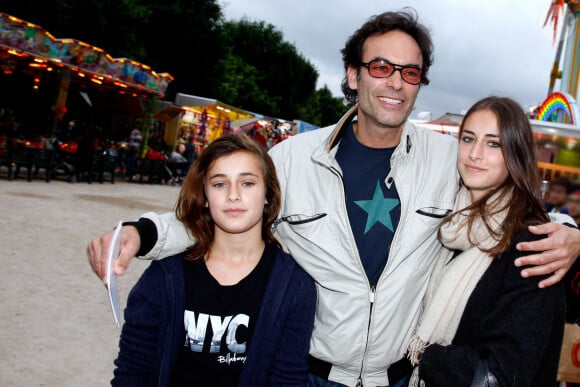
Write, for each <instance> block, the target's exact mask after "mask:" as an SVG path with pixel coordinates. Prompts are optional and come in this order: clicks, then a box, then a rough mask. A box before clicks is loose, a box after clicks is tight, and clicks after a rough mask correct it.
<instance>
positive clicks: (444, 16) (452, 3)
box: [222, 0, 555, 117]
mask: <svg viewBox="0 0 580 387" xmlns="http://www.w3.org/2000/svg"><path fill="white" fill-rule="evenodd" d="M549 3H550V2H549V1H548V0H517V1H505V0H503V1H500V0H486V1H475V0H473V1H470V0H439V1H428V2H427V1H420V0H408V1H404V0H388V1H387V0H358V1H356V2H353V1H347V0H333V1H330V0H326V1H325V0H321V1H309V2H300V4H299V5H298V4H297V2H296V0H277V1H271V0H230V1H228V2H223V3H222V4H223V9H224V14H225V16H226V19H228V20H238V19H240V18H242V17H247V18H248V19H250V20H260V21H262V20H263V21H265V22H267V23H270V24H273V25H274V26H276V28H277V29H279V30H280V31H281V32H282V33H283V34H284V39H285V40H286V41H288V42H290V43H292V44H294V45H295V46H296V48H297V49H298V51H299V52H300V53H301V54H302V55H303V56H304V57H305V58H306V59H308V60H309V61H310V62H311V63H312V64H313V65H314V66H315V67H316V69H317V71H318V72H319V74H320V75H319V80H318V86H319V87H322V86H324V85H327V86H328V88H329V89H330V90H331V91H332V93H333V94H334V95H336V96H341V95H342V94H341V91H340V82H341V80H342V78H343V76H344V70H343V67H342V60H341V56H340V50H341V49H342V47H343V45H344V42H345V41H346V39H347V38H348V37H349V36H350V34H352V33H353V32H354V31H355V30H356V29H357V28H359V27H360V26H361V25H362V24H363V23H364V22H365V21H366V20H367V19H368V18H369V17H370V16H372V15H374V14H378V13H381V12H384V11H386V10H399V9H402V8H404V7H406V6H410V7H413V8H415V9H416V10H417V13H418V15H419V18H420V20H421V21H422V22H423V23H424V24H425V25H426V26H427V27H428V28H429V29H430V31H431V33H432V36H433V42H434V46H435V63H434V65H433V67H432V68H431V70H430V79H431V83H430V85H429V86H427V87H424V88H423V90H421V92H420V94H419V98H418V99H417V104H416V109H415V112H419V111H424V110H430V111H432V112H433V116H434V117H437V116H438V115H440V114H443V113H445V112H453V113H459V112H461V111H462V110H465V109H467V108H468V107H469V106H470V105H471V104H472V103H473V102H475V101H476V100H478V99H479V98H482V97H484V96H487V95H490V94H500V95H505V96H511V97H512V98H514V99H516V100H517V101H518V102H519V103H520V104H521V105H522V106H523V107H528V106H530V105H534V104H537V103H540V102H542V100H543V99H544V98H545V97H546V95H547V89H548V82H549V75H550V70H551V66H552V62H553V60H554V53H555V46H554V45H552V30H551V27H549V28H548V27H546V28H544V29H543V28H542V24H543V22H544V19H545V16H546V12H547V10H548V6H549V5H550V4H549Z"/></svg>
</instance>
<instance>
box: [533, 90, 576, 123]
mask: <svg viewBox="0 0 580 387" xmlns="http://www.w3.org/2000/svg"><path fill="white" fill-rule="evenodd" d="M560 113H561V114H560ZM577 117H578V107H577V106H576V101H575V100H574V98H573V97H572V96H571V95H569V94H567V93H562V92H559V91H557V92H554V93H552V94H550V95H548V97H547V98H546V99H545V100H544V102H542V104H541V105H540V107H539V108H538V115H537V117H536V119H537V120H538V121H560V122H561V121H562V120H563V121H564V122H566V123H569V124H571V125H574V124H575V123H576V122H577Z"/></svg>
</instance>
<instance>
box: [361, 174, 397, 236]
mask: <svg viewBox="0 0 580 387" xmlns="http://www.w3.org/2000/svg"><path fill="white" fill-rule="evenodd" d="M355 203H356V205H357V206H359V207H360V208H362V209H363V210H365V211H366V213H367V214H368V218H367V224H366V226H365V234H366V233H367V232H368V231H369V230H370V229H371V228H372V227H373V226H374V225H375V223H377V222H379V223H381V224H383V225H384V226H385V227H386V228H388V229H389V230H391V231H394V230H393V222H392V220H391V210H392V209H393V208H395V207H397V206H398V205H399V199H385V197H384V195H383V191H382V190H381V184H380V182H377V186H376V188H375V193H374V194H373V198H372V200H356V201H355Z"/></svg>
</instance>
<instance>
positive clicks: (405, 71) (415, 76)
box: [360, 59, 423, 85]
mask: <svg viewBox="0 0 580 387" xmlns="http://www.w3.org/2000/svg"><path fill="white" fill-rule="evenodd" d="M360 66H362V67H366V68H367V70H368V71H369V75H370V76H371V77H373V78H388V77H390V76H391V75H393V73H394V72H395V71H398V72H400V73H401V78H403V81H405V82H407V83H408V84H410V85H418V84H419V83H421V80H422V75H423V70H421V68H420V67H417V66H400V65H396V64H394V63H391V62H389V61H388V60H386V59H373V60H371V61H370V62H366V63H365V62H361V63H360Z"/></svg>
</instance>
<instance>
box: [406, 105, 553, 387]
mask: <svg viewBox="0 0 580 387" xmlns="http://www.w3.org/2000/svg"><path fill="white" fill-rule="evenodd" d="M536 165H537V164H536V157H535V145H534V141H533V135H532V131H531V128H530V125H529V121H528V119H527V117H526V116H525V114H524V113H523V111H522V109H521V108H520V107H519V105H518V104H517V103H515V102H514V101H512V100H510V99H508V98H499V97H488V98H485V99H483V100H481V101H479V102H477V103H476V104H475V105H474V106H473V107H472V108H471V109H470V110H469V111H468V113H467V114H466V116H465V118H464V121H463V123H462V125H461V128H460V132H459V151H458V159H457V167H458V170H459V173H460V175H461V179H462V188H461V190H460V192H459V194H458V196H457V200H456V203H455V208H454V212H453V213H452V214H451V215H450V216H449V217H448V218H447V219H446V220H445V221H444V222H443V224H442V226H441V229H440V233H439V236H440V240H441V242H442V243H443V245H444V246H445V247H446V249H444V250H443V252H442V254H441V256H440V259H439V260H438V262H437V264H436V267H435V269H434V272H433V274H432V277H431V281H430V283H429V287H428V290H427V294H426V296H425V298H424V302H423V304H424V310H423V314H422V317H421V320H420V322H419V324H418V326H417V327H416V330H415V333H414V335H413V337H412V339H411V341H410V343H409V348H408V349H409V359H410V360H411V362H412V363H413V364H414V365H418V367H416V368H415V370H414V373H413V376H412V378H411V382H410V384H409V385H410V386H411V387H415V386H423V385H427V386H430V385H436V383H435V382H432V383H430V381H429V380H428V377H424V375H423V373H421V372H420V370H421V362H420V360H421V356H422V354H423V353H424V352H425V351H429V345H431V344H439V345H441V346H451V347H452V344H453V339H454V338H455V335H456V332H457V330H458V327H459V326H460V323H461V321H462V317H463V315H464V310H465V308H466V305H467V304H468V303H469V302H470V298H471V295H472V293H473V291H474V289H475V288H476V287H477V286H478V284H479V282H480V279H481V278H482V276H483V275H484V273H486V271H487V270H488V269H489V267H490V265H491V263H492V262H493V261H494V260H497V259H500V258H501V256H502V254H503V253H504V252H506V250H508V248H509V246H510V244H511V243H512V241H513V240H514V239H515V238H516V236H517V235H518V234H519V233H521V232H523V231H525V230H526V228H527V226H528V225H530V224H540V223H542V222H545V221H546V220H547V215H546V214H545V212H544V209H543V207H542V202H541V201H540V197H539V192H540V179H539V176H538V173H537V167H536ZM456 252H461V253H460V254H459V255H457V254H456ZM538 290H539V291H542V290H540V289H538ZM472 302H473V301H472ZM556 317H557V318H556V320H558V319H559V317H558V316H556ZM537 318H538V319H546V318H549V319H551V318H552V317H546V316H544V315H542V313H538V315H537ZM533 323H534V322H533V321H530V324H533ZM525 328H526V327H524V326H521V327H516V329H520V330H522V329H525ZM546 334H549V332H546ZM556 336H557V334H556ZM504 340H508V341H510V340H511V342H510V344H513V345H514V346H516V347H517V346H518V345H519V343H518V342H517V339H514V337H510V335H509V332H507V334H506V336H505V338H504ZM554 340H557V337H556V338H554ZM484 346H485V343H480V342H479V343H474V345H473V347H474V348H475V347H477V348H481V347H484ZM549 347H550V348H552V347H554V346H553V345H552V346H549ZM518 348H519V349H520V350H524V348H525V345H523V344H522V345H521V346H520V347H518ZM444 353H445V352H443V354H442V355H438V356H445V355H444ZM540 355H542V354H540ZM524 356H525V354H522V361H524V360H525V357H524ZM501 361H502V360H501V359H495V362H492V366H491V368H492V371H494V370H493V364H499V363H501ZM555 364H556V365H557V354H556V363H555ZM543 366H544V367H545V366H546V365H545V364H544V365H543ZM474 367H475V364H473V367H471V369H469V370H465V369H457V374H458V375H460V374H461V375H462V378H463V379H462V380H463V382H465V381H466V378H465V374H471V376H472V375H473V369H474ZM550 367H551V368H554V365H551V366H548V368H550ZM555 371H556V370H555V369H549V370H548V371H547V372H548V373H553V374H554V377H555ZM508 372H509V371H508ZM529 372H530V374H531V375H532V377H531V378H528V379H525V380H524V379H518V378H519V377H520V375H509V374H506V372H505V370H504V369H500V370H496V373H498V374H499V375H497V376H498V379H500V381H501V382H502V386H506V385H513V386H518V387H522V386H525V385H539V384H536V383H538V380H541V379H542V377H545V376H539V379H538V377H536V378H535V377H534V373H535V370H534V369H531V370H529ZM514 374H515V371H514ZM420 376H421V378H424V379H426V380H421V378H420ZM546 378H547V379H549V376H547V377H546ZM434 379H436V378H434ZM459 379H461V378H458V380H446V384H445V385H447V386H454V387H459V383H460V382H459ZM469 379H470V378H469ZM553 380H555V379H553ZM469 385H471V384H470V383H469V384H467V386H469Z"/></svg>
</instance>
